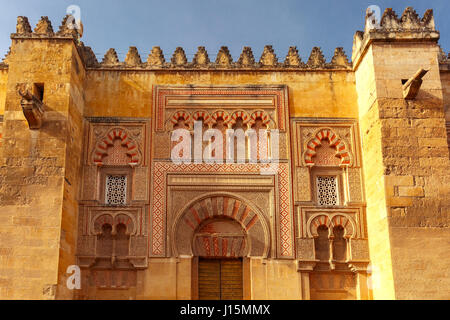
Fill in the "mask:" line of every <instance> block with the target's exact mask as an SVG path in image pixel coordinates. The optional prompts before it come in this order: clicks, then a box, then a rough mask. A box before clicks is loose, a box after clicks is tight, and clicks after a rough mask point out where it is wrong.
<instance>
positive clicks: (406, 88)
mask: <svg viewBox="0 0 450 320" xmlns="http://www.w3.org/2000/svg"><path fill="white" fill-rule="evenodd" d="M428 71H429V70H425V69H422V68H420V69H419V70H418V71H417V72H416V73H415V74H414V76H413V77H412V78H410V79H409V80H408V81H406V82H405V83H404V84H403V97H404V98H405V99H406V100H412V99H415V98H416V96H417V94H418V93H419V89H420V86H421V85H422V82H423V81H422V78H423V77H424V76H425V75H426V74H427V72H428Z"/></svg>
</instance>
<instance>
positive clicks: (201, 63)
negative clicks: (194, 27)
mask: <svg viewBox="0 0 450 320" xmlns="http://www.w3.org/2000/svg"><path fill="white" fill-rule="evenodd" d="M209 64H210V60H209V57H208V52H207V51H206V49H205V47H198V51H197V52H196V53H195V56H194V59H193V60H192V65H193V66H197V67H206V66H208V65H209Z"/></svg>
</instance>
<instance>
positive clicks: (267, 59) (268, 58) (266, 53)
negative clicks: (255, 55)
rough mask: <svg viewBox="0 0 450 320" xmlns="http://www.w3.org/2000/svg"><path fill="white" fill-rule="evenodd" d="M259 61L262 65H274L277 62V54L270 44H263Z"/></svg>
mask: <svg viewBox="0 0 450 320" xmlns="http://www.w3.org/2000/svg"><path fill="white" fill-rule="evenodd" d="M259 63H260V64H261V65H262V66H270V67H274V66H276V65H277V64H278V59H277V56H276V55H275V52H274V51H273V48H272V46H265V47H264V50H263V53H262V55H261V58H260V59H259Z"/></svg>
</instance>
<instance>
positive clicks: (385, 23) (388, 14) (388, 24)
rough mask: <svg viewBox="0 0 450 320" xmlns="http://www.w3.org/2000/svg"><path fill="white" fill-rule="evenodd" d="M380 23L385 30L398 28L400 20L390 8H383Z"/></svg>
mask: <svg viewBox="0 0 450 320" xmlns="http://www.w3.org/2000/svg"><path fill="white" fill-rule="evenodd" d="M380 25H381V26H382V27H383V28H384V29H387V30H398V29H400V21H399V19H398V17H397V14H396V13H395V11H394V10H392V8H386V10H384V13H383V16H382V17H381V23H380Z"/></svg>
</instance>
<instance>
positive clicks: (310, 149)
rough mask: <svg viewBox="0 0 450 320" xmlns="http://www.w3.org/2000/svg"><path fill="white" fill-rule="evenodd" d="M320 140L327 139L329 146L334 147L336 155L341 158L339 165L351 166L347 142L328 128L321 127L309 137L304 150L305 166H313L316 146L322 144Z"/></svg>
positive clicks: (351, 157) (350, 155)
mask: <svg viewBox="0 0 450 320" xmlns="http://www.w3.org/2000/svg"><path fill="white" fill-rule="evenodd" d="M322 140H328V142H329V144H330V146H332V147H335V148H336V156H338V157H340V158H341V166H344V167H345V166H351V165H352V162H353V160H352V159H353V156H352V154H351V152H350V149H349V148H348V146H347V143H346V142H345V141H344V140H343V139H342V138H341V137H339V136H338V135H337V134H336V133H335V132H334V131H333V130H332V129H330V128H321V129H319V130H318V131H317V133H316V134H315V135H314V136H313V137H312V138H310V140H309V142H308V143H307V145H306V150H305V152H304V155H303V157H304V162H305V165H306V166H311V167H312V166H314V159H313V157H314V156H315V155H316V153H317V152H316V147H317V146H320V145H321V144H322Z"/></svg>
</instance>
